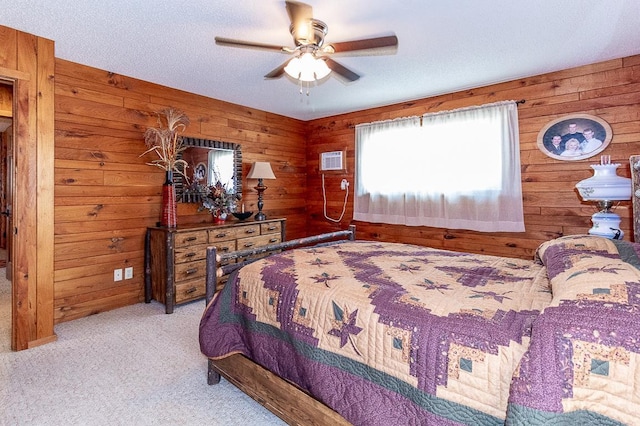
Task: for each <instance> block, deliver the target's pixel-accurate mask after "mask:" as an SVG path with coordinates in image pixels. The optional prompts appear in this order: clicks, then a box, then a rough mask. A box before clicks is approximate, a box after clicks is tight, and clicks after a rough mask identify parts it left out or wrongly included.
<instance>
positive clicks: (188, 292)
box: [185, 287, 198, 294]
mask: <svg viewBox="0 0 640 426" xmlns="http://www.w3.org/2000/svg"><path fill="white" fill-rule="evenodd" d="M196 291H198V289H197V288H196V287H191V288H190V289H188V290H187V291H185V293H187V294H191V293H195V292H196Z"/></svg>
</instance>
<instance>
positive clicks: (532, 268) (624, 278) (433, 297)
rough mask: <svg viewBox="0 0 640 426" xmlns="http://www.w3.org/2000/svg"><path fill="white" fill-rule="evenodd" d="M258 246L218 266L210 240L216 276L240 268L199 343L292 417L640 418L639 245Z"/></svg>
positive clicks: (212, 305) (590, 239) (490, 421)
mask: <svg viewBox="0 0 640 426" xmlns="http://www.w3.org/2000/svg"><path fill="white" fill-rule="evenodd" d="M638 160H640V157H632V158H631V164H632V170H633V173H632V174H633V181H634V192H635V190H637V189H638V179H637V177H636V174H637V173H638V171H637V169H636V168H635V164H636V163H638ZM635 204H636V201H635V200H634V228H637V223H638V220H639V218H638V213H637V212H638V209H637V208H636V205H635ZM637 233H638V231H637V229H636V230H635V234H636V235H635V237H636V240H638V235H637ZM332 239H333V240H335V239H338V241H336V242H333V243H326V242H325V241H326V240H332ZM319 242H320V243H319ZM317 243H319V244H317ZM299 245H302V246H300V247H298V246H299ZM295 247H297V248H295ZM285 249H286V250H285ZM288 249H291V250H288ZM262 250H276V251H279V252H278V253H275V254H272V255H270V256H268V257H266V258H264V259H260V260H256V261H249V262H247V263H246V264H242V263H241V264H236V265H235V266H234V265H229V266H227V267H224V268H228V269H224V268H223V269H222V270H219V269H218V268H216V267H215V265H216V259H217V260H220V258H221V257H222V258H224V256H225V255H219V254H217V253H215V249H213V248H211V249H209V251H208V261H207V262H208V272H207V287H208V289H214V288H215V282H216V280H217V276H218V275H220V274H224V273H227V272H230V273H231V276H230V278H229V281H228V282H227V284H226V286H225V287H224V290H223V291H222V292H220V293H219V294H217V295H215V297H213V293H212V291H213V290H209V291H208V295H207V299H208V304H207V309H206V310H205V312H204V314H203V317H202V321H201V325H200V345H201V350H202V352H203V354H205V355H206V356H207V357H208V360H209V371H208V381H209V383H211V384H213V383H216V382H217V381H219V380H220V376H222V377H225V378H226V379H227V380H229V381H230V382H232V383H234V384H235V385H236V386H238V387H239V388H241V389H242V390H243V391H244V392H246V393H247V394H249V395H251V396H252V397H253V398H255V399H256V400H257V401H259V402H260V403H262V404H263V405H265V406H266V407H267V408H269V409H270V410H271V411H273V412H274V413H275V414H276V415H278V416H279V417H281V418H282V419H283V420H285V421H286V422H287V423H289V424H304V425H308V424H326V425H336V424H358V425H391V424H393V425H396V424H398V425H399V424H435V425H460V424H467V425H501V424H508V425H536V424H539V425H548V424H598V425H620V424H638V423H640V386H636V383H640V270H639V268H640V244H635V243H631V242H628V241H617V240H609V239H606V238H602V237H596V236H589V235H572V236H564V237H560V238H557V239H554V240H551V241H547V242H545V243H543V244H541V245H540V247H539V248H538V250H537V252H536V256H535V259H533V260H531V261H528V260H521V259H511V258H502V257H495V256H487V255H477V254H469V253H461V252H451V251H445V250H436V249H432V248H428V247H422V246H415V245H407V244H395V243H383V242H371V241H358V240H356V239H355V237H354V229H353V228H351V229H350V230H349V231H343V232H338V233H330V234H327V235H324V236H321V237H312V238H308V239H302V240H296V241H290V242H287V243H286V244H285V245H279V246H273V247H269V248H263V249H262ZM280 250H284V251H280ZM250 254H256V253H249V252H247V253H242V252H240V253H235V254H233V255H232V256H237V257H244V256H248V255H250ZM258 254H259V253H258ZM211 299H212V300H211ZM209 300H211V301H210V302H209Z"/></svg>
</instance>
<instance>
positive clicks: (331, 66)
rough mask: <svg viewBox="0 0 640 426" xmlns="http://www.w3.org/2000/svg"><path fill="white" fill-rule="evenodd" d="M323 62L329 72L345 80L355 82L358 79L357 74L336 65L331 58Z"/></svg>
mask: <svg viewBox="0 0 640 426" xmlns="http://www.w3.org/2000/svg"><path fill="white" fill-rule="evenodd" d="M324 61H325V62H326V64H327V66H328V67H329V69H331V71H333V72H335V73H336V74H338V75H339V76H341V77H343V78H344V79H345V80H348V81H356V80H357V79H359V78H360V76H359V75H358V74H356V73H355V72H353V71H351V70H350V69H349V68H347V67H345V66H343V65H341V64H339V63H337V62H336V61H334V60H333V59H331V58H325V59H324Z"/></svg>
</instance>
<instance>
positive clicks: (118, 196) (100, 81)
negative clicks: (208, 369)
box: [0, 27, 640, 349]
mask: <svg viewBox="0 0 640 426" xmlns="http://www.w3.org/2000/svg"><path fill="white" fill-rule="evenodd" d="M0 30H2V31H0V40H1V41H2V42H3V43H2V46H3V49H0V71H2V73H3V75H5V76H7V75H8V76H9V77H10V78H11V79H12V80H13V81H17V82H18V83H17V84H18V87H17V91H16V93H17V98H18V100H17V102H16V105H17V110H18V114H17V116H16V121H17V126H16V127H17V130H16V136H17V139H18V141H17V142H16V144H17V145H16V146H18V148H19V152H18V153H17V154H16V155H17V156H18V157H19V160H18V161H17V166H16V167H17V170H16V171H17V172H21V173H19V174H18V176H19V181H18V182H16V185H17V186H19V187H20V188H25V189H26V190H24V191H22V193H21V194H20V195H19V198H18V199H17V200H16V206H22V207H23V208H22V210H21V215H20V216H19V217H17V218H16V219H17V220H18V224H19V232H20V233H21V234H20V236H21V237H22V236H24V237H25V238H23V239H20V240H19V241H18V242H17V244H16V251H17V252H16V256H17V259H18V265H17V266H16V267H15V268H16V274H15V275H16V277H15V281H14V288H17V292H18V293H19V294H18V296H17V298H16V300H18V301H19V303H18V304H17V305H16V307H15V308H14V315H15V316H16V318H17V320H16V321H18V322H20V324H18V334H19V336H18V340H19V345H18V349H23V348H25V347H30V346H33V345H34V344H38V342H44V341H47V339H49V340H50V339H51V337H52V327H53V322H54V321H55V322H56V323H57V322H61V321H67V320H71V319H75V318H80V317H83V316H87V315H91V314H93V313H97V312H102V311H106V310H109V309H113V308H116V307H120V306H124V305H128V304H131V303H136V302H139V301H141V300H142V288H143V286H142V282H143V260H142V259H143V241H144V232H145V229H146V227H147V226H149V225H154V224H155V223H156V222H157V221H158V220H159V217H160V198H161V195H160V191H161V184H162V181H163V173H162V171H161V170H159V169H155V168H153V167H151V166H147V165H146V164H145V161H146V160H147V158H140V157H139V155H140V153H142V152H143V151H144V149H145V148H144V144H143V140H142V135H143V133H144V131H145V130H146V128H147V127H148V126H152V125H155V116H154V111H158V110H161V109H163V108H165V107H167V106H173V107H176V108H179V109H182V110H184V111H185V112H186V113H187V115H188V116H189V118H190V119H191V123H192V124H191V125H190V126H189V128H188V130H187V132H186V135H187V136H194V137H201V138H211V139H218V140H225V141H229V142H234V143H239V144H241V145H242V150H243V160H244V166H243V174H244V175H245V176H246V174H247V173H248V171H249V168H250V165H251V163H252V162H253V161H270V162H271V164H272V166H273V169H274V172H275V174H276V177H277V179H276V180H275V181H270V182H269V189H268V190H267V191H266V192H265V212H266V213H267V215H268V216H269V217H286V218H287V238H289V239H291V238H296V237H301V236H305V235H309V234H311V233H315V232H318V231H325V230H333V229H337V228H345V227H346V226H347V224H348V223H350V222H351V217H352V201H353V196H352V194H351V195H350V197H349V203H348V208H347V213H346V215H345V219H343V220H342V222H341V223H339V224H334V223H333V222H330V221H328V220H326V219H324V218H323V201H322V195H321V193H322V191H321V180H320V178H321V176H320V174H319V173H318V154H319V153H320V152H323V151H334V150H346V151H347V156H348V170H347V173H345V174H332V175H327V194H328V207H327V209H328V213H329V215H330V216H331V217H337V216H339V214H340V211H341V208H342V199H343V195H344V193H343V192H342V191H340V190H339V187H340V186H339V183H340V180H341V179H342V178H347V179H348V180H349V181H351V188H350V189H352V188H353V186H354V185H353V164H354V162H353V159H354V128H353V127H354V125H355V124H358V123H365V122H372V121H377V120H384V119H388V118H395V117H401V116H407V115H414V114H422V113H424V112H433V111H439V110H443V109H453V108H458V107H464V106H468V105H477V104H482V103H487V102H494V101H498V100H506V99H515V100H517V99H526V103H525V104H524V105H521V106H520V107H519V111H520V132H521V134H520V136H521V159H522V172H523V174H522V179H523V191H524V205H525V224H526V228H527V231H526V232H524V233H513V234H510V233H504V234H483V233H477V232H471V231H460V230H447V229H437V228H427V227H404V226H390V225H379V224H371V223H362V222H360V223H356V225H358V236H359V237H360V238H364V239H371V240H387V241H404V242H413V243H418V244H426V245H431V246H434V247H444V248H450V249H462V250H469V251H475V252H485V253H490V254H498V255H507V256H513V257H524V258H530V257H531V256H532V255H533V251H534V249H535V247H537V245H538V244H539V243H540V242H541V241H544V240H546V239H549V238H553V237H555V236H558V235H563V234H571V233H583V232H585V231H586V230H587V229H588V228H589V227H590V216H591V214H592V213H593V211H594V209H593V207H592V206H591V205H590V204H587V203H582V202H581V201H580V199H579V196H578V194H577V192H576V191H575V190H574V185H575V183H576V182H577V181H578V180H580V179H583V178H586V177H588V176H590V175H591V171H590V168H589V167H588V165H589V164H591V163H593V162H595V161H596V160H597V159H589V160H581V161H577V162H564V161H557V160H554V159H551V158H549V157H547V156H545V155H544V154H542V153H541V152H540V151H539V150H538V149H537V146H536V137H537V134H538V131H539V130H540V129H541V128H542V127H543V126H544V125H545V124H546V123H548V122H549V121H550V120H553V119H555V118H558V117H561V116H563V115H565V114H571V113H589V114H593V115H597V116H599V117H601V118H603V119H605V120H606V121H608V122H609V124H610V125H611V127H612V129H613V133H614V136H613V140H612V143H611V145H610V146H609V147H608V148H607V150H606V151H605V152H604V153H605V154H610V155H611V157H612V159H613V160H614V161H619V162H622V163H623V164H625V166H626V164H627V163H628V157H629V155H631V154H637V153H638V152H640V124H639V123H640V120H639V118H640V117H639V116H640V106H639V104H640V82H639V81H638V79H639V78H640V77H639V76H640V56H637V57H630V58H623V59H618V60H612V61H608V62H604V63H600V64H594V65H590V66H585V67H580V68H576V69H570V70H565V71H561V72H556V73H551V74H547V75H542V76H537V77H532V78H526V79H521V80H514V81H511V82H507V83H502V84H497V85H492V86H488V87H483V88H479V89H473V90H467V91H463V92H459V93H453V94H448V95H443V96H438V97H434V98H428V99H421V100H416V101H412V102H405V103H402V104H397V105H393V106H388V107H382V108H374V109H369V110H365V111H359V112H355V113H351V114H344V115H340V116H335V117H329V118H325V119H319V120H314V121H311V122H306V123H305V122H300V121H297V120H293V119H289V118H286V117H282V116H278V115H274V114H270V113H266V112H263V111H258V110H255V109H251V108H247V107H243V106H239V105H233V104H229V103H225V102H222V101H218V100H214V99H210V98H205V97H202V96H197V95H193V94H189V93H185V92H182V91H179V90H175V89H172V88H167V87H163V86H159V85H156V84H152V83H148V82H143V81H140V80H136V79H132V78H128V77H125V76H121V75H117V74H113V73H110V72H108V71H103V70H98V69H95V68H91V67H87V66H84V65H80V64H76V63H72V62H68V61H64V60H61V59H55V61H51V63H50V64H47V58H53V43H52V42H50V41H47V40H44V39H39V38H37V37H34V36H29V35H25V34H22V33H19V32H15V31H14V30H9V29H5V28H4V27H0ZM7 46H10V47H11V48H12V49H14V50H13V51H11V50H10V49H7ZM26 51H30V52H36V53H37V55H36V56H33V53H32V54H31V56H24V57H20V55H19V54H18V53H17V52H26ZM7 52H8V53H7ZM53 65H55V70H54V67H53ZM54 71H55V72H54ZM54 74H55V84H53V78H52V77H53V76H54ZM48 86H51V87H52V90H53V88H55V104H54V103H53V102H52V101H53V99H52V96H50V95H49V94H48V93H49V92H48V91H47V88H48ZM36 94H39V96H36ZM36 105H37V106H38V108H37V109H36ZM30 111H31V112H32V113H33V115H32V116H30V115H29V112H30ZM53 111H54V112H55V117H53V118H54V119H55V122H54V121H53V120H52V115H51V113H52V112H53ZM21 117H22V118H21ZM48 120H50V122H51V123H52V124H53V123H54V124H55V137H54V138H53V139H52V137H51V135H52V132H51V131H48V129H50V128H51V125H48ZM307 135H308V136H307ZM52 146H53V147H54V152H53V154H54V155H50V151H51V147H52ZM54 157H55V159H54ZM52 171H53V175H52V174H51V172H52ZM471 172H472V171H471ZM624 174H625V175H627V176H628V175H629V173H628V171H626V172H624ZM255 184H256V182H251V181H249V182H247V181H246V180H245V183H244V188H243V190H244V194H245V197H244V203H245V204H246V206H247V209H253V210H255V203H256V201H257V194H256V191H255V190H254V189H253V186H254V185H255ZM53 189H55V192H54V191H53ZM20 197H22V198H20ZM196 209H197V206H195V205H188V204H181V205H179V210H178V215H179V224H187V223H199V222H208V221H209V220H210V217H209V216H208V215H207V214H206V213H198V212H197V211H196ZM629 210H630V209H629V206H628V204H627V205H623V206H622V207H620V208H618V212H619V213H621V215H622V216H623V218H624V221H623V229H624V231H625V232H626V234H627V235H631V232H630V231H631V223H630V214H629ZM52 211H53V214H52ZM47 224H50V225H49V226H48V225H47ZM51 230H53V232H51ZM36 247H37V250H36ZM128 266H133V267H134V278H133V279H132V280H125V281H121V282H117V283H114V282H113V270H114V269H117V268H124V267H128ZM53 337H55V336H53Z"/></svg>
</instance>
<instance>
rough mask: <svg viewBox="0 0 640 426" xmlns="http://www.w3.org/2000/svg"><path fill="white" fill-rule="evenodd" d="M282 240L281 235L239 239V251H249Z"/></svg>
mask: <svg viewBox="0 0 640 426" xmlns="http://www.w3.org/2000/svg"><path fill="white" fill-rule="evenodd" d="M280 240H281V238H280V234H270V235H258V236H256V237H249V238H240V239H238V250H247V249H251V248H254V247H260V246H266V245H268V244H274V243H279V242H280Z"/></svg>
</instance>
